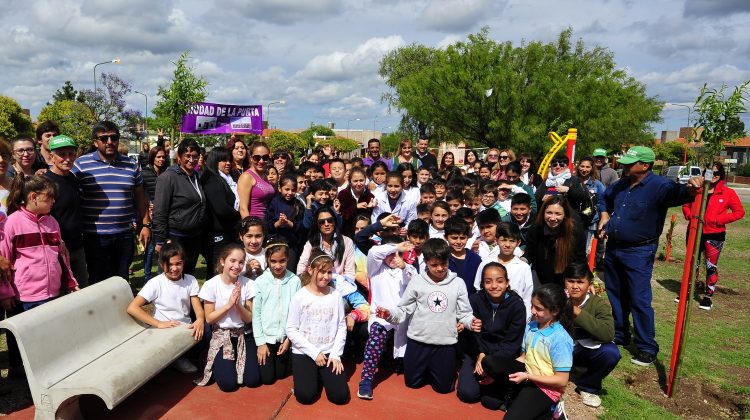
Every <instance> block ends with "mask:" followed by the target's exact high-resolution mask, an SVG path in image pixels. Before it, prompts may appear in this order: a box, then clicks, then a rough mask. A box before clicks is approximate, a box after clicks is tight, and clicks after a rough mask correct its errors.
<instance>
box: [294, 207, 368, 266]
mask: <svg viewBox="0 0 750 420" xmlns="http://www.w3.org/2000/svg"><path fill="white" fill-rule="evenodd" d="M313 220H314V221H315V222H314V223H313V224H312V227H311V228H310V233H309V234H308V236H307V237H308V241H307V243H305V246H304V248H302V254H301V255H300V257H299V262H298V263H297V274H298V275H299V274H302V273H304V272H305V269H306V268H307V265H308V260H309V258H310V253H311V252H312V250H313V249H321V250H323V251H325V252H326V253H327V254H328V255H329V256H330V257H331V258H333V272H334V274H341V275H342V276H347V277H350V278H351V279H354V278H355V275H356V269H355V266H354V242H352V240H351V239H349V238H348V237H346V236H344V235H342V234H341V231H340V226H338V222H337V221H336V220H337V219H336V213H335V212H334V211H333V209H332V208H331V207H329V206H322V207H320V208H318V210H317V211H316V212H315V215H314V216H313Z"/></svg>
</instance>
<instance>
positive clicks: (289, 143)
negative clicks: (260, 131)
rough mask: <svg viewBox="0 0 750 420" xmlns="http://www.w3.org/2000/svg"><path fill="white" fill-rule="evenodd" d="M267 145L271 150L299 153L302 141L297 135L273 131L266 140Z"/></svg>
mask: <svg viewBox="0 0 750 420" xmlns="http://www.w3.org/2000/svg"><path fill="white" fill-rule="evenodd" d="M268 145H269V146H270V147H271V150H276V149H286V150H288V151H290V152H300V151H302V150H303V148H302V145H303V141H302V139H301V138H300V136H298V135H297V134H294V133H289V132H287V131H281V130H273V131H271V134H270V135H269V138H268Z"/></svg>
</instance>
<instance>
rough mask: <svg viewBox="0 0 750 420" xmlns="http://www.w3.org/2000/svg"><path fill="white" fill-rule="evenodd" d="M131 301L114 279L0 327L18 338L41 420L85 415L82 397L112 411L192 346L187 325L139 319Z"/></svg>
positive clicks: (124, 286)
mask: <svg viewBox="0 0 750 420" xmlns="http://www.w3.org/2000/svg"><path fill="white" fill-rule="evenodd" d="M132 299H133V294H132V292H131V290H130V286H129V285H128V282H127V281H125V280H124V279H122V278H121V277H112V278H110V279H107V280H105V281H102V282H99V283H97V284H94V285H92V286H89V287H87V288H85V289H83V290H81V291H78V292H75V293H71V294H68V295H66V296H63V297H61V298H60V299H56V300H54V301H52V302H49V303H46V304H44V305H42V306H39V307H37V308H34V309H32V310H30V311H28V312H24V313H22V314H20V315H17V316H14V317H11V318H8V319H6V320H5V321H3V322H0V328H6V329H8V330H9V331H10V332H11V333H13V335H14V336H15V337H16V340H17V341H18V347H19V348H20V350H21V356H22V358H23V365H24V368H25V369H26V377H27V379H28V381H29V388H30V389H31V395H32V397H33V399H34V406H35V408H36V415H35V418H36V419H55V418H78V417H80V411H79V407H78V397H79V396H80V395H85V394H92V395H96V396H98V397H99V398H101V399H102V400H103V401H104V403H105V404H106V405H107V407H108V408H109V409H110V410H111V409H112V408H114V407H115V406H116V405H117V404H119V403H120V402H122V401H123V400H124V399H125V398H127V397H128V395H130V394H132V393H133V392H134V391H135V390H137V389H138V388H139V387H141V385H143V384H144V383H146V382H147V381H148V380H149V379H151V378H152V377H153V376H155V375H156V374H157V373H159V372H160V371H161V370H162V369H164V368H165V367H167V366H169V364H170V363H172V362H173V361H174V360H176V359H177V358H178V357H179V356H180V355H182V354H183V353H184V352H185V351H187V350H188V349H190V348H191V347H192V346H193V345H194V344H195V341H194V340H193V337H192V335H191V330H189V329H187V328H186V327H183V326H178V327H175V328H166V329H156V328H151V327H148V326H145V325H142V324H140V323H138V322H136V321H135V320H134V319H133V318H131V317H130V315H128V314H127V312H126V308H127V306H128V304H129V303H130V301H131V300H132Z"/></svg>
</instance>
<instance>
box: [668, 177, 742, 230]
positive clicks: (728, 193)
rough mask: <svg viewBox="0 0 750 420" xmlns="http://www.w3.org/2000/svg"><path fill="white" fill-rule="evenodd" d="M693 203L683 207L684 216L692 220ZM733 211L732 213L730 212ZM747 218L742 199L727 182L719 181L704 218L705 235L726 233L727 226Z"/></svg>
mask: <svg viewBox="0 0 750 420" xmlns="http://www.w3.org/2000/svg"><path fill="white" fill-rule="evenodd" d="M691 206H692V203H688V204H685V205H683V206H682V214H684V215H685V218H686V219H690V217H691V216H692V213H691V211H690V207H691ZM728 210H731V211H728ZM744 216H745V209H744V208H743V207H742V203H741V202H740V198H739V197H738V196H737V193H736V192H734V190H733V189H731V188H729V187H727V184H726V182H724V181H719V182H718V183H717V184H716V186H715V187H714V192H713V194H712V195H711V197H710V198H709V199H708V204H707V206H706V216H705V217H704V218H703V233H704V234H705V233H721V232H724V231H726V228H725V225H727V224H729V223H732V222H734V221H736V220H740V219H742V218H743V217H744Z"/></svg>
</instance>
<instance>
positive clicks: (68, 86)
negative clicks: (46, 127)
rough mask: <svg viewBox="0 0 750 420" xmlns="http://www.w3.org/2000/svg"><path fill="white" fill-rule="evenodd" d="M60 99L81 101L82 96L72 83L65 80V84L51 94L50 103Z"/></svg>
mask: <svg viewBox="0 0 750 420" xmlns="http://www.w3.org/2000/svg"><path fill="white" fill-rule="evenodd" d="M61 101H79V102H83V101H84V97H83V95H81V94H80V93H79V92H78V91H77V90H76V89H75V88H74V87H73V83H71V81H70V80H66V81H65V84H64V85H63V86H62V87H61V88H60V89H57V90H56V91H55V94H54V95H52V103H56V102H61ZM47 105H50V103H49V102H47Z"/></svg>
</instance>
